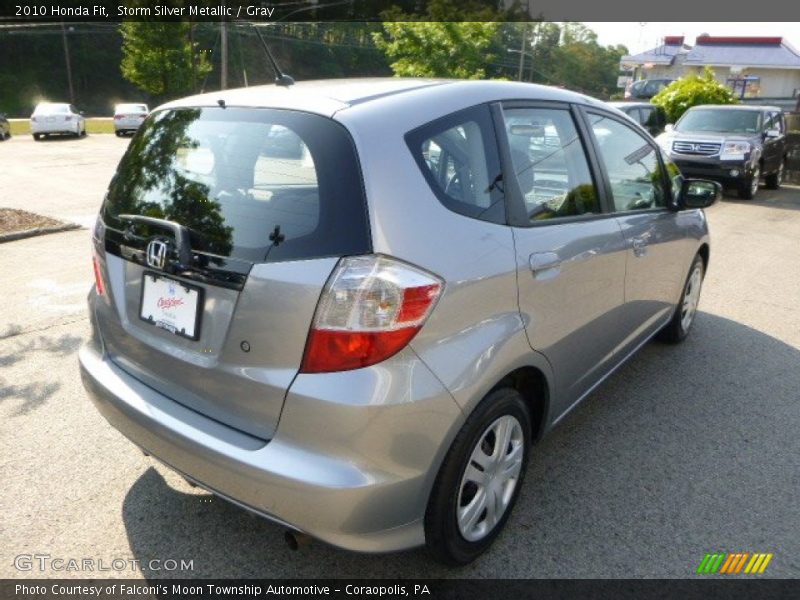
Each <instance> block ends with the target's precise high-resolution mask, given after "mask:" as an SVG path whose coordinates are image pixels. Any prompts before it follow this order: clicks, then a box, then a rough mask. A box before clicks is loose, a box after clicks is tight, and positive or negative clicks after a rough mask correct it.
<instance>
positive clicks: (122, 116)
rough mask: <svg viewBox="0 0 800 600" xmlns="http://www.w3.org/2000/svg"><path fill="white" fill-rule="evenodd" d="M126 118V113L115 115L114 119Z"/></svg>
mask: <svg viewBox="0 0 800 600" xmlns="http://www.w3.org/2000/svg"><path fill="white" fill-rule="evenodd" d="M124 118H125V115H114V120H115V121H120V120H122V119H124Z"/></svg>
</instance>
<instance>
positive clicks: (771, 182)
mask: <svg viewBox="0 0 800 600" xmlns="http://www.w3.org/2000/svg"><path fill="white" fill-rule="evenodd" d="M785 171H786V159H785V158H783V159H781V164H780V166H779V167H778V170H777V171H775V172H774V173H772V174H771V175H767V176H766V177H764V183H766V184H767V189H770V190H777V189H779V188H780V187H781V184H782V183H783V174H784V172H785Z"/></svg>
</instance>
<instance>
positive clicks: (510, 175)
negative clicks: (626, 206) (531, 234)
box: [491, 100, 614, 229]
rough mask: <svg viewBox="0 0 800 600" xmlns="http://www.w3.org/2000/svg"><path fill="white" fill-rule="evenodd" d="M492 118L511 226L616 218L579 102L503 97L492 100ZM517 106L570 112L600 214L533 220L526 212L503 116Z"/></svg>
mask: <svg viewBox="0 0 800 600" xmlns="http://www.w3.org/2000/svg"><path fill="white" fill-rule="evenodd" d="M491 107H492V117H493V119H494V122H495V130H496V132H497V143H498V146H499V149H500V161H501V165H502V170H503V183H504V185H505V190H506V211H507V214H508V223H509V225H511V226H512V227H520V228H525V229H530V228H533V227H549V226H551V225H564V224H569V223H582V222H586V221H594V220H598V219H606V218H609V217H613V216H614V215H613V213H611V212H609V211H608V205H607V199H606V195H605V191H604V189H603V187H602V186H601V185H600V179H599V177H598V175H599V174H600V171H599V170H598V169H599V168H600V165H599V163H598V162H597V158H598V157H597V155H596V154H595V149H594V147H593V145H592V143H591V142H590V141H589V139H588V138H587V133H588V132H587V130H586V128H585V124H584V122H583V119H582V117H581V115H580V113H579V112H578V105H577V104H571V103H568V102H559V101H548V100H503V101H500V102H493V103H492V105H491ZM517 108H531V109H536V108H541V109H549V110H564V111H567V112H568V113H569V114H570V117H571V118H572V121H573V124H574V125H575V130H576V131H577V133H578V138H579V139H580V141H581V144H582V145H583V150H584V154H585V156H586V164H587V167H588V169H589V176H590V177H591V178H592V183H593V184H594V187H595V190H596V192H597V200H598V204H599V205H600V212H599V213H589V214H583V215H571V216H565V217H555V218H552V219H546V220H544V221H531V220H530V219H529V218H528V214H527V211H526V210H525V201H524V200H523V198H522V188H521V187H520V185H519V179H518V178H517V175H516V173H515V172H514V163H513V159H512V158H511V150H510V148H511V146H510V144H509V141H508V135H507V134H506V126H505V118H504V116H503V110H504V109H517Z"/></svg>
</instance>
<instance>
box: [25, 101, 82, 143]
mask: <svg viewBox="0 0 800 600" xmlns="http://www.w3.org/2000/svg"><path fill="white" fill-rule="evenodd" d="M31 134H33V139H35V140H37V141H38V140H39V139H40V138H41V137H42V136H44V137H47V136H49V135H52V134H68V135H72V136H74V137H81V136H84V135H86V119H85V118H84V116H83V112H82V111H79V110H78V109H77V108H75V107H74V106H73V105H72V104H64V103H56V102H42V103H40V104H37V105H36V108H35V109H34V111H33V114H32V115H31Z"/></svg>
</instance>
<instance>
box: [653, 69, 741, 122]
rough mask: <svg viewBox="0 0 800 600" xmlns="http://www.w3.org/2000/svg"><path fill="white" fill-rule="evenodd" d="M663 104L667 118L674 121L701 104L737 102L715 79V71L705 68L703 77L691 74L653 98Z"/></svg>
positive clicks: (730, 92)
mask: <svg viewBox="0 0 800 600" xmlns="http://www.w3.org/2000/svg"><path fill="white" fill-rule="evenodd" d="M652 102H653V104H657V105H659V106H661V107H662V108H663V109H664V111H665V112H666V113H667V119H669V121H670V123H674V122H675V121H677V120H678V119H680V118H681V115H683V113H685V112H686V111H687V110H689V109H690V108H691V107H693V106H697V105H699V104H737V103H738V100H737V99H736V96H734V95H733V92H732V91H731V90H730V89H729V88H727V87H725V86H724V85H722V84H721V83H720V82H718V81H717V80H716V79H714V72H713V71H712V70H711V69H709V68H708V67H706V68H705V70H704V72H703V75H702V77H700V76H697V75H689V76H688V77H681V78H680V79H678V80H677V81H673V82H672V83H671V84H669V85H668V86H667V87H665V88H664V89H663V90H661V91H660V92H659V93H658V94H656V95H655V96H654V97H653V99H652Z"/></svg>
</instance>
